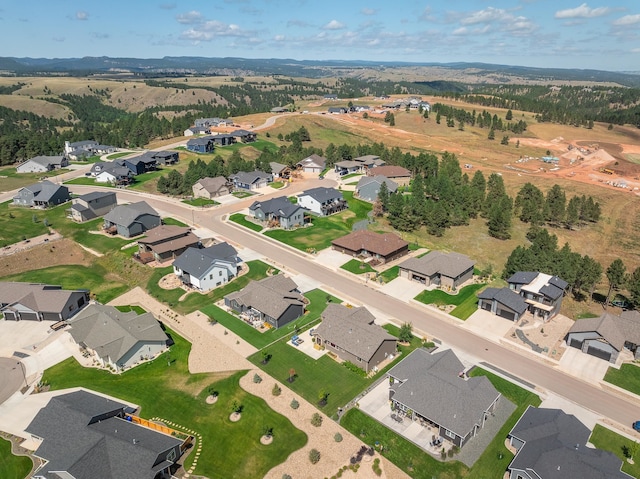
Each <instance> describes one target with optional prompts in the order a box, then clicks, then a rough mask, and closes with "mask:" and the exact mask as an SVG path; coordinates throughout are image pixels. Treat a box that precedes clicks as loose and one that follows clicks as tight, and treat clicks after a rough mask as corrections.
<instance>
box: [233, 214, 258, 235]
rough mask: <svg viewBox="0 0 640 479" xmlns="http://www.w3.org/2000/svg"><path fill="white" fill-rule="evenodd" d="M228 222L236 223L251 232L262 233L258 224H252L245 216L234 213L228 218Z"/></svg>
mask: <svg viewBox="0 0 640 479" xmlns="http://www.w3.org/2000/svg"><path fill="white" fill-rule="evenodd" d="M229 221H233V222H234V223H238V224H239V225H241V226H244V227H245V228H249V229H250V230H253V231H262V229H263V228H262V226H260V225H259V224H256V223H254V222H253V221H249V220H248V219H247V218H246V216H245V215H243V214H242V213H234V214H232V215H231V216H229Z"/></svg>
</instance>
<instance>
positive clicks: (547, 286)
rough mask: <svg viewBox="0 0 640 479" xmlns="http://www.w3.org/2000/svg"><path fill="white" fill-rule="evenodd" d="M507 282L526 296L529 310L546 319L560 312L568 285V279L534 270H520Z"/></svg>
mask: <svg viewBox="0 0 640 479" xmlns="http://www.w3.org/2000/svg"><path fill="white" fill-rule="evenodd" d="M507 283H509V288H510V289H511V290H513V291H515V292H516V293H518V294H519V295H520V296H522V297H523V298H524V300H525V302H526V303H527V304H528V305H529V308H528V309H529V311H530V312H531V313H532V314H533V315H537V316H540V317H541V318H543V319H544V321H548V320H549V319H551V318H553V317H554V316H555V315H556V314H558V312H560V307H561V306H562V298H563V296H564V293H565V290H566V289H567V286H568V284H567V282H566V281H564V280H563V279H560V278H558V277H557V276H551V275H548V274H544V273H539V272H532V271H518V272H517V273H515V274H513V275H512V276H511V277H510V278H509V279H507Z"/></svg>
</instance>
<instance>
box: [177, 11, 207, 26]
mask: <svg viewBox="0 0 640 479" xmlns="http://www.w3.org/2000/svg"><path fill="white" fill-rule="evenodd" d="M176 20H177V21H178V23H181V24H183V25H194V24H196V23H202V22H203V21H204V17H203V16H202V13H200V12H198V11H197V10H191V11H190V12H187V13H180V14H179V15H176Z"/></svg>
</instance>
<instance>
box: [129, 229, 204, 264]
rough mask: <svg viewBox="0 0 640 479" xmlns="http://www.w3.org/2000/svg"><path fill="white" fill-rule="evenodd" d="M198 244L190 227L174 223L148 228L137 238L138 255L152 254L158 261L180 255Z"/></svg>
mask: <svg viewBox="0 0 640 479" xmlns="http://www.w3.org/2000/svg"><path fill="white" fill-rule="evenodd" d="M199 244H200V238H198V237H197V236H196V235H195V234H193V232H192V231H191V228H188V227H184V226H176V225H160V226H156V227H155V228H151V229H150V230H148V231H147V232H146V234H145V236H144V238H141V239H139V240H138V255H139V256H140V257H141V258H142V257H144V256H145V254H147V255H153V259H155V260H156V261H158V262H159V263H163V262H165V261H170V260H172V259H175V258H176V257H178V256H180V255H181V254H182V253H184V252H185V250H186V249H187V248H197V247H198V245H199Z"/></svg>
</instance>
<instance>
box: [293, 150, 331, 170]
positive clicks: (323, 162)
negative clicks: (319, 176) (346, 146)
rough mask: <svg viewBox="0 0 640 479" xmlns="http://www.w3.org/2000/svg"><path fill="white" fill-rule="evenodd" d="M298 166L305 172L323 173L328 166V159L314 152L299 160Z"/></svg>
mask: <svg viewBox="0 0 640 479" xmlns="http://www.w3.org/2000/svg"><path fill="white" fill-rule="evenodd" d="M296 166H297V167H298V168H300V169H301V170H302V171H303V172H305V173H322V172H323V171H324V169H325V168H326V166H327V159H326V158H325V157H324V156H320V155H316V154H315V153H314V154H313V155H311V156H307V157H306V158H305V159H304V160H302V161H299V162H298V163H297V164H296Z"/></svg>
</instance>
